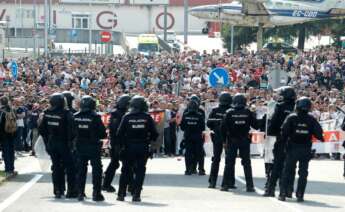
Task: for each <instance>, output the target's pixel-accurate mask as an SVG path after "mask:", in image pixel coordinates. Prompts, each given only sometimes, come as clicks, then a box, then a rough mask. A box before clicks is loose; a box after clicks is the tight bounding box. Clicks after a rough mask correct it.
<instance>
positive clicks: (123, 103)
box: [116, 94, 131, 110]
mask: <svg viewBox="0 0 345 212" xmlns="http://www.w3.org/2000/svg"><path fill="white" fill-rule="evenodd" d="M130 101H131V97H130V96H129V95H127V94H124V95H122V96H120V97H119V99H118V100H117V102H116V108H117V109H120V110H121V109H122V110H127V109H128V106H129V102H130Z"/></svg>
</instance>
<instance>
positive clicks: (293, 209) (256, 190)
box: [235, 177, 303, 212]
mask: <svg viewBox="0 0 345 212" xmlns="http://www.w3.org/2000/svg"><path fill="white" fill-rule="evenodd" d="M235 179H236V180H237V181H238V182H240V183H242V184H244V185H246V181H245V180H243V179H241V178H239V177H235ZM255 192H256V193H257V194H259V195H263V194H264V193H265V192H264V191H263V190H261V189H260V188H258V187H255ZM263 198H267V197H263ZM268 199H270V200H271V201H273V202H276V203H278V204H280V205H282V206H285V207H287V208H289V209H290V210H291V211H294V212H303V211H302V210H301V209H299V208H296V207H293V206H291V205H290V204H289V203H286V202H282V201H279V200H278V199H277V198H274V197H268Z"/></svg>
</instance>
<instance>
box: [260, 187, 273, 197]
mask: <svg viewBox="0 0 345 212" xmlns="http://www.w3.org/2000/svg"><path fill="white" fill-rule="evenodd" d="M262 196H264V197H274V196H275V193H274V190H273V189H270V188H266V190H265V193H264V194H263V195H262Z"/></svg>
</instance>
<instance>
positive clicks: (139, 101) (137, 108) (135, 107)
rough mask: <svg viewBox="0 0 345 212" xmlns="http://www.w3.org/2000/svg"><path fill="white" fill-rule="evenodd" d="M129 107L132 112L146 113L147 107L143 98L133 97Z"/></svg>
mask: <svg viewBox="0 0 345 212" xmlns="http://www.w3.org/2000/svg"><path fill="white" fill-rule="evenodd" d="M129 107H130V109H131V111H132V112H147V111H148V105H147V102H146V100H145V98H144V97H142V96H139V95H135V96H134V97H132V99H131V101H130V103H129Z"/></svg>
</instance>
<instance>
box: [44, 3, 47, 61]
mask: <svg viewBox="0 0 345 212" xmlns="http://www.w3.org/2000/svg"><path fill="white" fill-rule="evenodd" d="M44 56H45V58H47V57H48V0H44Z"/></svg>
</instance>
